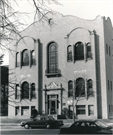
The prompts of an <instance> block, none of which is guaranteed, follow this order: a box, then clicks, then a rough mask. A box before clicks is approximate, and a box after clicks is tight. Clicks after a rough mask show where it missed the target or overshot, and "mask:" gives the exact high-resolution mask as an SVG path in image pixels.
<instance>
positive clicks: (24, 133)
mask: <svg viewBox="0 0 113 135" xmlns="http://www.w3.org/2000/svg"><path fill="white" fill-rule="evenodd" d="M6 134H8V135H19V134H21V135H28V134H32V135H34V134H48V135H49V134H59V129H24V128H20V129H1V135H6Z"/></svg>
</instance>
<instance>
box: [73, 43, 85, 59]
mask: <svg viewBox="0 0 113 135" xmlns="http://www.w3.org/2000/svg"><path fill="white" fill-rule="evenodd" d="M74 52H75V60H84V45H83V43H82V42H77V43H76V44H75V51H74Z"/></svg>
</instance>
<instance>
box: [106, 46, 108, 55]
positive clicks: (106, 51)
mask: <svg viewBox="0 0 113 135" xmlns="http://www.w3.org/2000/svg"><path fill="white" fill-rule="evenodd" d="M106 53H107V54H108V44H106Z"/></svg>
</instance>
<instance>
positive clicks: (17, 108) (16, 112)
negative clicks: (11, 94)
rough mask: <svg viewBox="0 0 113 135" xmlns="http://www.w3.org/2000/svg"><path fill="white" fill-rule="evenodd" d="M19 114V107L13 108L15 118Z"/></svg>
mask: <svg viewBox="0 0 113 135" xmlns="http://www.w3.org/2000/svg"><path fill="white" fill-rule="evenodd" d="M18 114H19V106H16V107H15V116H16V115H18Z"/></svg>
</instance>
